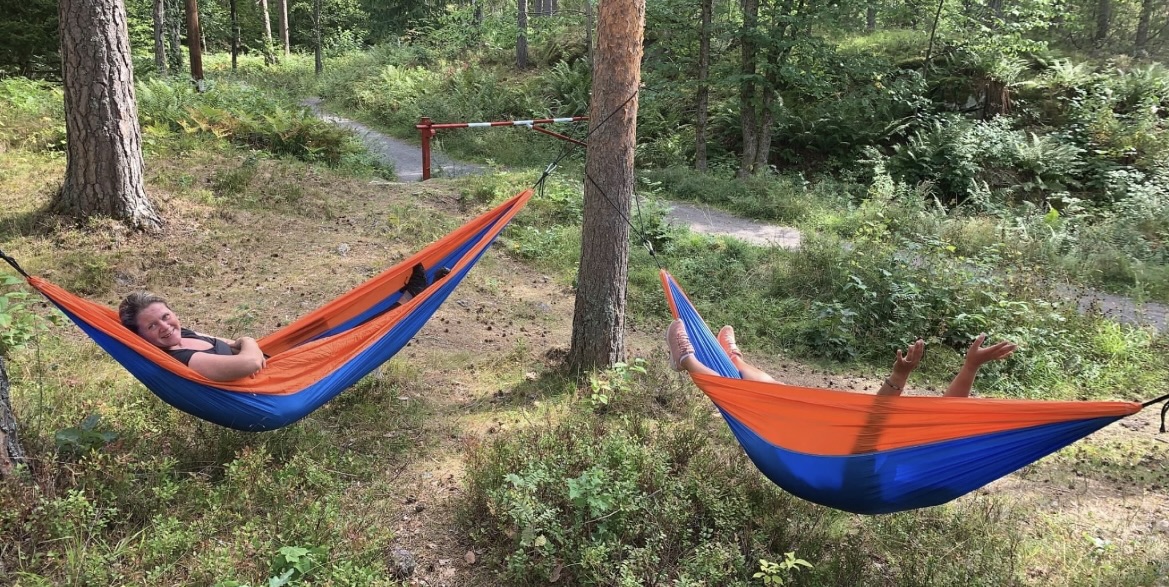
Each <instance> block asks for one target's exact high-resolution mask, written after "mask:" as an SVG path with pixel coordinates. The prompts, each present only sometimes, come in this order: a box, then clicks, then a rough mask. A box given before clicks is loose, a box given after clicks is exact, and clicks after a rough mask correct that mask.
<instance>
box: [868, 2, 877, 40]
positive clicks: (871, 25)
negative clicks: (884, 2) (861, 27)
mask: <svg viewBox="0 0 1169 587" xmlns="http://www.w3.org/2000/svg"><path fill="white" fill-rule="evenodd" d="M876 30H877V5H876V4H873V3H872V1H870V2H869V5H868V6H867V7H866V8H865V32H869V33H871V32H873V31H876Z"/></svg>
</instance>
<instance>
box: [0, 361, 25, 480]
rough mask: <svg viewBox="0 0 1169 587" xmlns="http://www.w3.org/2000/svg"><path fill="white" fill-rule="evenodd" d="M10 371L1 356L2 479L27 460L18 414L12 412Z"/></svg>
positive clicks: (0, 430)
mask: <svg viewBox="0 0 1169 587" xmlns="http://www.w3.org/2000/svg"><path fill="white" fill-rule="evenodd" d="M9 389H10V388H9V384H8V372H7V371H5V370H4V357H0V479H4V478H6V477H9V476H10V475H11V474H12V470H13V469H14V468H15V467H16V466H17V465H20V464H22V463H24V462H25V456H24V447H22V446H21V445H20V437H19V436H18V435H17V424H16V415H15V414H13V412H12V398H11V397H10V396H9V394H8V391H9Z"/></svg>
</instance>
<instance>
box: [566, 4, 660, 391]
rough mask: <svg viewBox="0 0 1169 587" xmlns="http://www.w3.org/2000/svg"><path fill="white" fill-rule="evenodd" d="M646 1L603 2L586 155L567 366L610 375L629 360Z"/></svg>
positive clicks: (599, 21) (599, 8)
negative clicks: (627, 326)
mask: <svg viewBox="0 0 1169 587" xmlns="http://www.w3.org/2000/svg"><path fill="white" fill-rule="evenodd" d="M644 28H645V0H601V2H600V4H599V5H598V7H597V53H596V56H597V61H596V64H595V66H594V67H593V99H592V103H591V104H590V105H589V120H590V125H591V129H590V133H591V134H590V135H589V141H588V142H589V146H588V150H587V153H586V155H585V175H586V178H585V196H584V220H583V223H582V225H581V255H580V269H579V273H578V277H577V293H576V306H575V310H574V313H573V321H572V348H571V349H570V350H569V356H568V365H569V367H570V368H571V369H573V370H576V371H578V372H579V371H584V370H588V369H591V368H601V367H610V366H612V365H613V364H614V363H616V362H618V361H620V360H621V359H622V358H623V357H624V354H625V338H624V332H625V302H626V300H625V296H626V290H627V287H628V277H629V224H628V223H627V221H626V219H627V218H629V211H630V209H631V207H632V199H633V186H634V177H633V156H634V148H635V146H636V142H637V105H638V104H637V102H638V99H637V88H638V85H639V84H640V82H641V57H642V38H643V34H644Z"/></svg>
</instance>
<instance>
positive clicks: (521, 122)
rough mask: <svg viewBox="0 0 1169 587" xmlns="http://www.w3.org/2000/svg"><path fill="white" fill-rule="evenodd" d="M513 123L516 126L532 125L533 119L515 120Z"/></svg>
mask: <svg viewBox="0 0 1169 587" xmlns="http://www.w3.org/2000/svg"><path fill="white" fill-rule="evenodd" d="M512 124H513V125H515V126H532V121H531V120H513V121H512Z"/></svg>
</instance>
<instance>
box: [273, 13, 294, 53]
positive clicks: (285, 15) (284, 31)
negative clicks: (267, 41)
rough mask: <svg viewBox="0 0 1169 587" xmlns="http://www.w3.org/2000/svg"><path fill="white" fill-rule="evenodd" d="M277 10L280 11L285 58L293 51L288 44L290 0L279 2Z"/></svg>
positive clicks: (281, 37) (281, 39)
mask: <svg viewBox="0 0 1169 587" xmlns="http://www.w3.org/2000/svg"><path fill="white" fill-rule="evenodd" d="M276 9H277V10H279V11H280V42H281V43H282V44H283V45H284V57H285V58H287V57H288V56H289V55H290V54H291V51H292V47H290V46H289V44H288V0H277V2H276Z"/></svg>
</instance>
